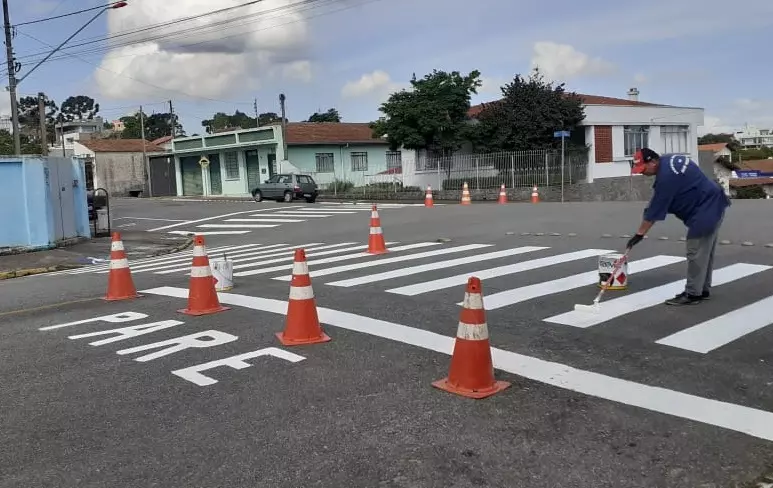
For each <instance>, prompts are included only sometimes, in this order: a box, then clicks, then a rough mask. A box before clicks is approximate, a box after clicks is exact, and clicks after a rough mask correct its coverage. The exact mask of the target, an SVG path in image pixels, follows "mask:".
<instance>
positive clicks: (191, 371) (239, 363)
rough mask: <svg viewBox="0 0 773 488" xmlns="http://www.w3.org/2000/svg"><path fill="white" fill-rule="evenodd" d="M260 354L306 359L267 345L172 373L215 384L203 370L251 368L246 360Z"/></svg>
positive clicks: (199, 382) (293, 360)
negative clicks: (224, 367)
mask: <svg viewBox="0 0 773 488" xmlns="http://www.w3.org/2000/svg"><path fill="white" fill-rule="evenodd" d="M260 356H273V357H275V358H280V359H284V360H285V361H290V362H291V363H297V362H298V361H303V360H304V359H306V358H304V357H303V356H299V355H297V354H293V353H291V352H287V351H284V350H282V349H277V348H276V347H267V348H265V349H258V350H257V351H252V352H247V353H244V354H239V355H238V356H232V357H230V358H225V359H218V360H216V361H210V362H208V363H204V364H197V365H196V366H191V367H189V368H183V369H178V370H176V371H172V374H174V375H177V376H179V377H180V378H183V379H186V380H188V381H190V382H191V383H195V384H197V385H199V386H209V385H214V384H215V383H217V380H216V379H214V378H210V377H209V376H204V375H203V374H201V371H206V370H208V369H214V368H217V367H219V366H229V367H231V368H233V369H244V368H249V367H250V366H252V365H251V364H249V363H247V362H246V361H245V360H246V359H252V358H257V357H260Z"/></svg>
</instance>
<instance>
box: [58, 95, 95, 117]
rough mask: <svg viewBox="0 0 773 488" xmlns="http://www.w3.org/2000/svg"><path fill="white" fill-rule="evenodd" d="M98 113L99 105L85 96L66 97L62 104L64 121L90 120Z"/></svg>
mask: <svg viewBox="0 0 773 488" xmlns="http://www.w3.org/2000/svg"><path fill="white" fill-rule="evenodd" d="M98 113H99V104H98V103H95V102H94V99H93V98H91V97H87V96H86V95H78V96H74V97H68V98H67V100H65V101H64V102H62V115H63V116H64V120H66V121H68V122H72V121H73V120H92V119H93V118H94V117H95V116H96V115H97V114H98Z"/></svg>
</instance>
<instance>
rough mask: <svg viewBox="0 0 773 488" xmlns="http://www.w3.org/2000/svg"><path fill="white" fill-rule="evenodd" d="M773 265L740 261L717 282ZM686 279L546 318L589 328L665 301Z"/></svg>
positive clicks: (720, 272)
mask: <svg viewBox="0 0 773 488" xmlns="http://www.w3.org/2000/svg"><path fill="white" fill-rule="evenodd" d="M770 268H771V266H763V265H759V264H747V263H737V264H733V265H731V266H726V267H724V268H721V269H718V270H715V271H714V274H713V277H712V278H713V279H712V281H713V285H714V286H719V285H724V284H726V283H730V282H733V281H736V280H740V279H741V278H745V277H747V276H751V275H753V274H756V273H760V272H762V271H766V270H768V269H770ZM685 283H686V280H679V281H674V282H673V283H668V284H666V285H662V286H657V287H655V288H650V289H647V290H644V291H640V292H638V293H632V294H631V295H626V296H624V297H620V298H615V299H612V300H609V301H604V302H601V304H599V310H598V312H596V313H592V312H584V311H575V310H573V311H571V312H567V313H563V314H560V315H555V316H553V317H549V318H547V319H545V322H550V323H554V324H562V325H569V326H572V327H579V328H583V329H584V328H588V327H592V326H594V325H598V324H600V323H602V322H606V321H608V320H612V319H614V318H617V317H620V316H623V315H627V314H629V313H631V312H635V311H638V310H644V309H645V308H649V307H654V306H655V305H660V304H662V303H663V302H664V301H665V300H667V299H669V298H671V297H673V296H675V295H676V294H678V293H681V292H682V291H684V285H685Z"/></svg>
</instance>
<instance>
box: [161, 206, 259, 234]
mask: <svg viewBox="0 0 773 488" xmlns="http://www.w3.org/2000/svg"><path fill="white" fill-rule="evenodd" d="M270 210H274V209H271V208H265V209H263V210H255V209H252V210H244V211H241V212H231V213H227V214H223V215H215V216H214V217H205V218H203V219H199V220H186V221H185V222H178V223H176V224H171V225H165V226H163V227H156V228H155V229H150V230H148V231H147V232H157V231H159V230H166V229H172V228H174V227H182V226H183V225H190V224H198V223H199V222H207V221H210V220H217V219H223V218H225V217H233V216H234V215H243V214H246V213H255V212H268V211H270Z"/></svg>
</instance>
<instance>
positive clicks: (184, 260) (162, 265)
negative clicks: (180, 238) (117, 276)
mask: <svg viewBox="0 0 773 488" xmlns="http://www.w3.org/2000/svg"><path fill="white" fill-rule="evenodd" d="M282 246H287V244H271V245H269V246H260V245H258V246H255V247H253V248H251V249H240V250H234V251H233V252H232V251H227V250H211V249H210V250H208V251H207V254H208V255H209V256H212V257H217V256H222V255H223V254H224V253H225V254H226V256H228V258H229V259H231V258H233V257H235V256H245V255H255V254H265V253H269V252H276V251H277V250H278V249H277V248H280V247H282ZM191 257H192V256H183V257H179V258H176V259H170V260H167V261H164V262H158V263H148V264H142V265H141V266H138V268H139V269H138V270H137V271H138V272H140V273H143V272H149V271H158V270H161V269H169V268H174V267H180V266H183V265H184V269H186V270H187V269H188V268H189V267H190V264H191V263H190V261H191ZM180 269H183V268H180Z"/></svg>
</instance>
